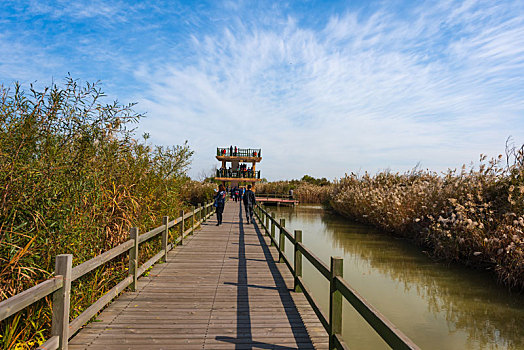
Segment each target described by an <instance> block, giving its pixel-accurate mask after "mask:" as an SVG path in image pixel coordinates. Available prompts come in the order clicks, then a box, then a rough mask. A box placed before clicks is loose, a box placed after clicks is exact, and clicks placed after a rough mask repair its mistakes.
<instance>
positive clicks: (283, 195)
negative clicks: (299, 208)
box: [257, 193, 294, 199]
mask: <svg viewBox="0 0 524 350" xmlns="http://www.w3.org/2000/svg"><path fill="white" fill-rule="evenodd" d="M257 197H259V198H280V199H294V197H293V196H292V195H290V194H288V193H257Z"/></svg>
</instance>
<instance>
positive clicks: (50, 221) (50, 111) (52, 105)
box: [0, 79, 213, 349]
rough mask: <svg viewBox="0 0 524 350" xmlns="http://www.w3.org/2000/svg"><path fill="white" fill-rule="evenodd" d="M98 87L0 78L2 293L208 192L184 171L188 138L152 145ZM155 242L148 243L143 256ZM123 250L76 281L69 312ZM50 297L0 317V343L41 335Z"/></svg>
mask: <svg viewBox="0 0 524 350" xmlns="http://www.w3.org/2000/svg"><path fill="white" fill-rule="evenodd" d="M102 97H103V94H102V93H101V91H100V90H99V89H98V88H97V87H96V86H93V85H90V84H87V85H86V86H78V85H77V83H76V82H75V81H73V80H72V79H67V80H66V83H65V84H64V86H62V87H60V86H53V87H52V88H49V89H46V90H44V91H41V92H38V91H35V90H33V89H31V90H30V91H29V92H28V93H27V94H25V93H24V92H23V91H22V90H21V89H20V87H19V86H14V87H13V88H12V89H6V88H3V87H1V86H0V300H3V299H5V298H8V297H10V296H12V295H14V294H16V293H18V292H20V291H22V290H25V289H27V288H29V287H31V286H33V285H35V284H37V283H39V282H41V281H42V280H45V279H47V278H49V277H50V276H51V275H52V272H53V270H54V259H55V256H56V255H58V254H62V253H72V254H73V257H74V260H73V265H76V264H79V263H81V262H83V261H86V260H88V259H90V258H92V257H94V256H96V255H98V254H100V253H102V252H104V251H106V250H108V249H110V248H112V247H114V246H116V245H118V244H120V243H122V242H123V241H125V240H127V239H128V230H129V228H130V227H132V226H138V227H139V228H140V231H141V232H144V231H146V230H148V229H151V228H153V227H156V226H158V225H159V224H160V223H161V218H162V216H163V215H169V216H171V217H176V216H178V212H179V210H180V209H182V208H189V205H190V204H196V203H200V202H203V201H204V200H207V199H210V198H211V195H212V193H213V191H212V188H210V186H208V185H202V184H200V183H197V182H193V181H190V180H189V179H188V178H187V176H186V175H185V172H186V169H187V166H188V165H189V162H190V157H191V155H192V151H191V150H190V149H189V147H188V146H187V145H182V146H175V147H152V146H150V145H148V144H147V141H146V139H147V137H146V138H145V139H144V140H143V141H138V140H136V139H134V138H133V134H132V133H131V131H130V130H129V129H127V126H128V125H130V123H131V122H136V121H137V120H138V119H139V118H140V117H141V116H140V115H138V114H136V113H135V112H133V110H132V105H128V106H122V105H119V104H118V103H116V102H115V103H113V104H109V105H105V104H102V103H100V99H101V98H102ZM158 243H159V242H158V241H156V242H152V243H151V244H148V245H149V246H148V245H145V247H144V249H142V254H141V257H140V259H141V260H143V259H146V258H147V257H148V256H149V255H150V254H151V252H152V250H153V248H155V245H158ZM126 259H127V257H122V258H121V259H120V260H118V259H117V261H114V263H112V264H111V265H109V266H107V265H106V266H105V267H103V268H100V269H97V270H95V271H93V272H91V273H90V274H88V275H87V276H85V277H83V278H81V279H80V280H79V281H76V282H75V285H74V293H72V303H71V310H72V315H71V317H76V316H77V315H78V314H79V313H80V312H81V311H83V310H84V309H85V308H86V306H87V305H89V304H90V303H92V302H93V301H95V300H96V299H97V298H98V297H100V296H101V295H102V294H103V293H104V292H106V291H107V290H108V289H109V288H111V287H112V286H113V285H115V284H116V282H117V281H119V280H120V279H121V276H123V275H124V274H125V273H126V271H125V267H126V266H127V260H126ZM49 306H50V299H49V298H47V299H46V300H44V301H42V302H40V303H37V304H35V305H34V306H33V307H31V308H28V309H27V310H26V311H23V312H20V313H18V314H17V315H15V316H13V317H10V318H9V319H7V320H5V321H2V323H1V324H0V348H3V349H12V348H15V347H16V348H20V349H23V348H32V347H34V345H35V344H36V343H39V342H41V341H42V340H43V339H44V338H45V337H47V336H48V335H49V334H48V330H49V325H50V309H49Z"/></svg>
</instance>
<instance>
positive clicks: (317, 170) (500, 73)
mask: <svg viewBox="0 0 524 350" xmlns="http://www.w3.org/2000/svg"><path fill="white" fill-rule="evenodd" d="M424 9H425V11H424V12H422V11H418V12H417V11H413V13H414V16H415V17H413V18H410V19H409V20H407V19H402V18H398V17H395V16H394V15H393V14H391V13H387V12H384V11H379V12H376V13H375V14H374V15H371V16H370V17H368V18H367V19H364V20H362V19H358V18H360V17H359V14H357V13H347V14H345V15H340V16H333V17H332V18H330V19H329V21H327V23H326V25H325V27H324V28H323V29H322V30H320V31H316V30H313V29H310V28H303V27H299V26H298V25H297V24H296V22H295V21H294V20H293V19H289V20H288V21H287V22H285V24H283V25H282V24H281V25H277V26H276V27H274V28H272V29H267V28H266V29H260V28H258V27H257V26H256V25H255V24H253V23H242V25H241V26H238V27H236V28H229V29H228V28H224V29H223V30H222V31H219V32H217V33H215V34H214V35H212V36H206V37H198V36H196V35H195V36H193V40H192V41H191V43H192V45H193V46H192V50H195V52H197V55H196V57H195V59H194V61H192V62H191V61H186V62H183V63H181V62H177V60H176V57H173V60H172V62H171V63H168V64H164V65H162V66H152V67H147V69H145V70H142V71H139V72H137V75H138V77H139V79H142V81H144V82H147V84H148V91H147V95H148V96H149V98H146V99H144V100H143V101H142V102H141V105H142V108H144V106H146V108H147V110H149V111H150V115H152V116H154V117H153V118H150V119H149V120H148V121H145V123H144V125H143V128H144V129H150V130H151V131H152V134H153V136H154V140H156V141H157V142H163V143H179V142H182V141H183V140H184V139H189V141H190V144H191V146H192V147H193V148H194V149H195V151H196V155H195V162H194V165H193V169H194V170H193V172H194V173H195V174H197V173H198V172H200V171H201V170H202V169H207V168H209V167H210V166H212V165H213V164H215V163H216V160H214V147H217V146H220V147H221V146H229V145H230V144H233V145H238V146H241V147H251V146H253V147H262V148H263V155H264V159H263V162H262V164H261V167H260V168H261V169H262V171H263V176H266V177H268V178H270V179H276V178H293V177H295V178H296V177H300V176H302V175H303V174H305V173H308V174H312V175H314V176H327V177H330V178H334V177H338V176H341V175H343V174H344V172H349V171H356V170H358V169H363V170H371V171H375V170H377V169H383V168H386V167H390V168H392V169H393V170H406V169H408V168H410V167H412V166H414V165H415V164H416V163H417V162H419V161H421V163H422V166H423V167H429V168H433V169H436V170H439V169H445V168H447V167H448V166H453V167H454V166H459V165H460V164H462V163H463V162H470V161H474V160H476V159H477V158H478V155H479V154H480V153H490V152H491V153H492V154H494V153H497V152H501V151H502V150H503V144H504V141H505V138H506V137H507V136H508V135H510V134H513V135H515V136H516V135H522V134H523V133H522V132H523V131H524V123H523V121H522V119H521V117H522V112H523V111H524V105H523V102H522V101H523V99H522V94H523V92H524V90H523V85H524V78H523V74H522V73H523V72H524V62H523V60H522V57H523V55H522V50H524V42H523V40H524V39H523V38H524V35H523V31H524V25H523V20H524V17H523V15H522V13H516V14H513V15H512V18H510V19H509V20H505V19H502V18H499V19H497V18H495V17H493V16H496V15H497V14H498V12H500V11H502V10H501V9H499V8H496V7H495V8H493V7H490V6H483V7H482V6H481V7H480V8H479V7H478V6H475V3H469V2H464V3H463V6H457V5H455V2H450V3H448V4H447V6H444V5H443V6H441V7H438V8H435V9H432V8H428V7H427V6H426V7H424ZM432 11H433V12H432ZM506 17H507V16H506ZM445 26H450V27H453V30H454V31H455V32H450V31H449V30H447V29H445V28H442V27H445ZM439 29H440V31H439ZM446 30H447V32H446ZM518 73H520V74H518ZM523 141H524V140H523Z"/></svg>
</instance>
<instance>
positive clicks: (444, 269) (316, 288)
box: [269, 206, 524, 350]
mask: <svg viewBox="0 0 524 350" xmlns="http://www.w3.org/2000/svg"><path fill="white" fill-rule="evenodd" d="M269 211H270V212H271V211H274V212H276V213H277V214H276V217H277V218H285V219H286V227H288V228H290V229H300V230H302V232H303V241H304V244H305V245H306V246H307V247H309V248H310V249H311V250H312V251H313V252H314V253H315V254H316V255H317V256H318V257H319V258H321V259H322V260H323V261H324V262H325V263H327V265H328V266H329V259H330V256H340V257H343V258H344V278H345V280H346V281H348V282H349V283H350V284H351V285H352V286H353V288H354V289H355V290H356V291H357V292H358V293H360V294H361V295H362V296H363V297H364V298H366V299H367V300H368V301H369V302H371V304H372V305H374V306H375V307H376V308H377V309H378V310H379V311H380V312H381V313H382V314H383V315H385V316H386V317H387V318H388V319H389V320H390V321H392V322H393V323H394V324H395V325H396V326H397V327H398V328H399V329H401V330H402V331H403V332H404V333H405V334H406V335H407V336H408V337H410V338H411V339H412V340H413V341H414V342H415V343H416V344H417V345H419V346H420V347H421V348H422V349H439V350H441V349H524V296H523V295H517V294H512V293H510V292H508V291H507V290H506V289H505V288H503V287H501V286H499V285H497V284H496V283H495V282H494V279H493V277H492V276H490V275H489V274H487V273H485V272H479V271H474V270H471V269H467V268H464V267H461V266H455V265H452V266H449V265H447V264H443V263H438V262H434V261H432V260H430V259H429V258H428V257H426V256H425V255H424V254H423V253H422V252H421V251H420V248H418V247H416V246H414V245H412V244H411V243H409V242H406V241H404V240H401V239H395V238H392V237H390V236H387V235H384V234H382V233H380V232H379V231H377V230H375V229H372V228H370V227H368V226H364V225H360V224H355V223H351V222H348V221H347V220H346V219H344V218H341V217H339V216H335V215H332V214H329V213H327V212H325V211H323V210H322V209H321V208H320V207H317V206H298V207H296V208H295V209H293V208H286V207H282V208H278V209H277V208H276V207H269ZM286 254H287V256H288V257H290V259H292V256H293V253H292V247H291V246H290V244H289V242H287V247H286ZM303 260H304V279H305V282H306V283H307V285H308V286H309V288H310V289H311V291H312V293H313V294H314V296H315V298H316V299H317V300H318V301H319V302H320V303H321V308H322V309H323V311H324V312H325V314H326V315H328V290H329V286H328V283H327V281H326V280H325V278H324V277H323V276H321V275H320V274H319V273H318V272H316V270H315V269H314V268H313V267H312V266H311V265H310V264H309V263H308V262H307V260H306V259H303ZM344 303H346V302H345V301H344ZM343 337H344V339H345V341H346V343H347V344H348V346H349V347H350V348H353V349H388V348H389V347H388V346H387V345H386V344H385V343H384V342H383V341H382V340H381V339H380V337H379V336H377V335H376V333H375V332H374V330H373V329H372V328H371V327H370V326H368V325H367V324H366V323H365V321H364V320H363V319H362V318H361V317H360V316H359V315H358V314H357V313H356V312H355V311H353V310H352V309H351V306H350V305H349V304H347V303H346V304H345V305H344V310H343Z"/></svg>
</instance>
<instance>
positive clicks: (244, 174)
mask: <svg viewBox="0 0 524 350" xmlns="http://www.w3.org/2000/svg"><path fill="white" fill-rule="evenodd" d="M216 177H226V178H236V179H260V170H257V171H252V170H246V171H242V170H231V169H217V170H216Z"/></svg>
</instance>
